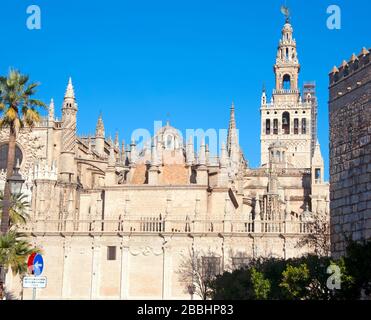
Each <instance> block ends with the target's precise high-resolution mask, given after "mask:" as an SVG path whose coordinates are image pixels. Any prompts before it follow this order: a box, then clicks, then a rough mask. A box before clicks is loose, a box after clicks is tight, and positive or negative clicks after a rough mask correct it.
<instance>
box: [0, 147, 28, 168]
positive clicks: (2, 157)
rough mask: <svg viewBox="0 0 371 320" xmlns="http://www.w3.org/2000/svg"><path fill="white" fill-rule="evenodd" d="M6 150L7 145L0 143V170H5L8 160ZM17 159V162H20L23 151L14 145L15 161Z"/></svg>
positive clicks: (7, 148)
mask: <svg viewBox="0 0 371 320" xmlns="http://www.w3.org/2000/svg"><path fill="white" fill-rule="evenodd" d="M8 150H9V145H8V144H7V143H4V144H2V145H0V170H6V164H7V162H8ZM17 160H19V164H20V165H21V164H22V161H23V153H22V150H21V149H20V148H19V147H18V146H16V147H15V163H17Z"/></svg>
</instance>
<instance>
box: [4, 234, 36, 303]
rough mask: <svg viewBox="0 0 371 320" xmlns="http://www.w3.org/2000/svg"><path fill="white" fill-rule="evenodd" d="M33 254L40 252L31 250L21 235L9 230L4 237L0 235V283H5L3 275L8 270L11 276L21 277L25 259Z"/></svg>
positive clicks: (25, 264) (25, 270) (25, 262)
mask: <svg viewBox="0 0 371 320" xmlns="http://www.w3.org/2000/svg"><path fill="white" fill-rule="evenodd" d="M33 252H40V250H39V249H37V248H33V247H32V245H31V244H30V243H29V242H28V241H27V239H26V237H25V235H24V234H22V233H18V232H16V231H15V230H9V231H8V232H7V233H6V234H5V235H0V283H1V284H2V285H3V283H4V282H5V275H6V274H7V273H8V270H9V269H10V270H11V271H12V273H13V275H20V276H21V278H22V276H23V275H24V274H25V273H26V272H27V259H28V257H29V256H30V255H31V254H32V253H33ZM3 295H4V292H3V287H1V288H0V298H2V297H3Z"/></svg>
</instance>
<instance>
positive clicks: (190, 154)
mask: <svg viewBox="0 0 371 320" xmlns="http://www.w3.org/2000/svg"><path fill="white" fill-rule="evenodd" d="M186 156H187V164H188V165H191V164H193V163H194V161H195V154H194V146H193V137H189V141H188V145H187V154H186Z"/></svg>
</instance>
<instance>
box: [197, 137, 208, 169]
mask: <svg viewBox="0 0 371 320" xmlns="http://www.w3.org/2000/svg"><path fill="white" fill-rule="evenodd" d="M198 164H199V165H201V166H205V165H206V145H205V140H204V138H202V142H201V146H200V152H199V154H198Z"/></svg>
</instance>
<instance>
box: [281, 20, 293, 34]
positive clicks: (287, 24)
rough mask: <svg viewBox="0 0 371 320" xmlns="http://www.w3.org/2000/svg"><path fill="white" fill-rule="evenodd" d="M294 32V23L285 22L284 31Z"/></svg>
mask: <svg viewBox="0 0 371 320" xmlns="http://www.w3.org/2000/svg"><path fill="white" fill-rule="evenodd" d="M288 31H289V32H293V29H292V25H291V24H290V23H288V22H287V23H285V25H284V26H283V29H282V32H288Z"/></svg>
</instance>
